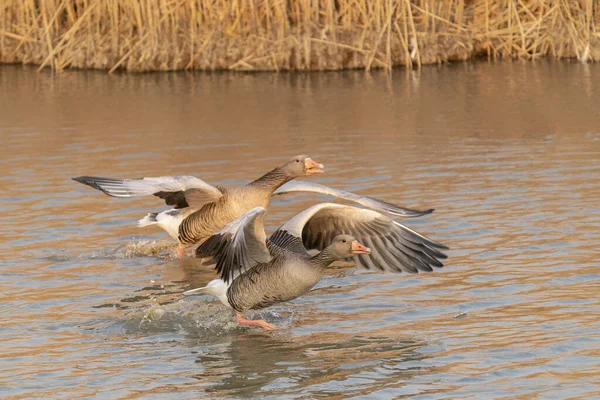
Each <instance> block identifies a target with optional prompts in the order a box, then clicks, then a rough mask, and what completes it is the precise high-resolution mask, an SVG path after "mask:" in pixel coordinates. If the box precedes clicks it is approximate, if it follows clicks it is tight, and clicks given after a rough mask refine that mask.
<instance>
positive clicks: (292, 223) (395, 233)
mask: <svg viewBox="0 0 600 400" xmlns="http://www.w3.org/2000/svg"><path fill="white" fill-rule="evenodd" d="M278 231H285V232H287V233H288V234H289V235H292V236H295V237H297V238H299V239H300V238H301V240H302V243H303V244H304V247H306V248H307V249H317V250H322V249H324V248H325V247H327V246H328V245H329V244H330V243H331V241H332V240H333V238H334V237H335V236H337V235H339V234H349V235H352V236H354V237H355V238H356V239H357V240H358V241H359V242H360V243H362V244H364V245H365V246H367V247H370V248H371V250H372V253H371V254H370V255H358V256H354V257H353V258H354V260H355V262H356V265H357V266H358V267H361V268H365V269H369V270H381V271H391V272H402V271H405V272H408V273H417V272H419V271H426V272H430V271H432V270H433V268H434V267H435V268H441V267H443V264H442V262H441V261H440V259H445V258H447V256H446V255H445V254H444V253H442V252H441V251H440V250H444V249H447V247H446V246H444V245H443V244H441V243H438V242H436V241H433V240H431V239H428V238H426V237H425V236H423V235H421V234H419V233H418V232H416V231H414V230H412V229H410V228H408V227H406V226H404V225H402V224H400V223H399V222H396V221H394V220H392V219H390V218H388V217H386V216H384V215H382V214H380V213H378V212H377V211H373V210H367V209H362V208H357V207H353V206H346V205H341V204H333V203H321V204H317V205H315V206H312V207H310V208H308V209H306V210H304V211H303V212H301V213H300V214H298V215H296V216H295V217H294V218H292V219H291V220H289V221H288V222H286V223H285V224H283V225H282V226H281V227H280V228H279V229H278ZM271 240H272V239H271ZM276 244H277V243H276Z"/></svg>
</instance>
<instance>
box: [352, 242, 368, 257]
mask: <svg viewBox="0 0 600 400" xmlns="http://www.w3.org/2000/svg"><path fill="white" fill-rule="evenodd" d="M352 254H371V249H370V248H368V247H365V246H363V245H362V244H360V243H358V242H357V241H356V240H355V241H353V242H352Z"/></svg>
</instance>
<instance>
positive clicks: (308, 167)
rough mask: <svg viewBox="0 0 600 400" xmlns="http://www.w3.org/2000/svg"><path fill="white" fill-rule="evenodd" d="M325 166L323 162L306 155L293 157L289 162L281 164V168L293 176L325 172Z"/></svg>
mask: <svg viewBox="0 0 600 400" xmlns="http://www.w3.org/2000/svg"><path fill="white" fill-rule="evenodd" d="M323 168H324V167H323V164H318V163H316V162H314V161H313V160H312V159H311V158H310V157H309V156H306V155H300V156H296V157H292V158H291V159H290V160H289V161H288V162H286V163H285V164H283V165H282V166H281V170H282V171H283V172H284V173H285V174H286V175H288V176H290V177H292V178H299V177H301V176H306V175H314V174H320V173H322V172H323Z"/></svg>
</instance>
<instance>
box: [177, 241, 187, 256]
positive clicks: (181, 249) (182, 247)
mask: <svg viewBox="0 0 600 400" xmlns="http://www.w3.org/2000/svg"><path fill="white" fill-rule="evenodd" d="M187 247H188V246H186V245H184V244H181V243H180V244H178V245H177V250H175V255H176V256H177V258H183V255H184V253H185V249H187Z"/></svg>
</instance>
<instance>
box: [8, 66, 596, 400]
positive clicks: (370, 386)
mask: <svg viewBox="0 0 600 400" xmlns="http://www.w3.org/2000/svg"><path fill="white" fill-rule="evenodd" d="M599 85H600V66H599V65H579V64H570V63H553V62H544V63H537V64H519V63H514V64H497V65H493V64H486V63H481V64H459V65H455V66H446V67H444V68H435V67H431V68H425V69H423V70H422V71H421V72H407V71H404V70H400V71H396V72H395V73H394V74H393V76H392V77H391V79H389V78H388V77H387V76H386V75H385V74H377V73H376V74H371V75H365V74H364V73H363V72H341V73H323V74H278V75H277V74H256V75H238V74H206V75H205V74H196V75H188V74H183V73H182V74H148V75H130V76H114V77H109V76H107V75H105V74H103V73H99V72H68V73H64V74H62V75H52V74H51V73H50V72H46V71H44V72H43V73H40V74H36V73H35V72H34V70H32V69H28V68H25V69H24V68H21V67H2V68H0V137H1V139H2V147H1V148H0V163H1V164H0V165H1V166H2V174H1V177H0V187H1V189H2V194H1V196H2V203H1V204H2V211H1V214H0V215H1V221H0V222H1V223H0V237H1V238H2V239H1V241H0V302H1V304H2V306H1V308H0V310H1V311H0V355H1V360H0V396H1V397H3V398H24V397H39V398H81V397H87V396H90V397H94V396H96V397H98V398H103V399H104V398H139V397H143V398H151V399H152V398H198V397H209V398H240V397H247V398H256V397H261V398H273V399H275V398H320V397H328V398H350V397H361V398H376V399H377V398H380V399H388V398H392V397H393V398H413V399H425V398H426V399H442V398H448V399H456V398H461V399H481V398H510V399H515V398H522V399H531V398H581V399H584V398H585V399H587V398H592V397H594V396H597V397H600V379H599V378H598V374H599V373H600V337H599V332H600V295H599V294H598V293H599V289H600V268H599V267H600V262H599V261H598V255H599V252H598V243H599V241H600V229H599V227H600V200H599V197H600V162H599V159H600V113H599V112H598V105H599V104H600V95H599V93H600V91H599ZM299 153H306V154H309V155H310V156H312V157H313V158H314V159H315V160H317V161H318V162H322V163H324V164H325V166H326V174H324V175H323V176H319V177H318V179H315V180H316V181H319V182H323V183H326V184H328V185H331V186H334V187H338V188H346V189H349V190H352V191H355V192H359V193H364V194H369V195H372V196H376V197H379V198H382V199H385V200H388V201H393V202H396V203H398V204H401V205H404V206H408V207H413V208H429V207H435V208H436V212H435V213H434V214H433V215H431V216H428V217H423V218H418V219H411V220H408V221H406V223H407V224H408V225H409V226H410V227H412V228H414V229H417V230H418V231H420V232H422V233H424V234H426V235H428V236H430V237H432V238H434V239H436V240H439V241H442V242H443V243H445V244H447V245H449V246H450V247H451V248H452V249H451V251H449V255H450V258H449V260H448V263H447V266H446V267H445V268H443V269H442V270H438V271H436V272H434V273H430V274H419V275H417V276H413V275H406V274H377V273H364V272H361V271H357V270H355V269H353V268H331V269H330V270H328V273H327V275H326V277H325V278H324V279H323V281H322V282H321V283H320V284H319V285H318V286H317V289H316V290H315V291H313V292H311V293H310V294H309V295H307V296H305V297H302V298H300V299H298V300H295V301H293V302H291V303H289V304H284V305H282V306H278V307H274V308H271V309H268V310H264V311H261V312H257V313H255V316H256V315H258V316H260V317H264V318H266V319H267V320H269V321H270V322H273V323H275V324H278V325H280V326H282V327H283V329H282V330H281V331H280V332H276V333H265V332H262V331H260V330H257V329H247V328H240V327H237V326H236V324H235V323H234V322H233V318H232V316H231V315H230V314H229V313H228V312H227V311H226V310H225V309H224V307H223V306H221V305H220V303H217V302H215V301H214V300H212V299H208V298H204V297H201V298H199V297H196V298H189V299H182V295H181V292H182V291H183V290H185V289H187V288H189V287H190V286H199V285H203V284H205V283H206V282H208V281H209V280H210V279H212V278H213V276H214V273H213V272H212V271H207V270H205V269H202V268H198V266H196V265H195V263H194V261H193V260H191V259H187V260H181V261H178V260H174V259H172V258H171V257H170V256H169V254H170V253H169V252H170V249H171V245H172V241H171V240H170V239H169V238H168V237H167V235H166V234H164V233H162V232H161V231H159V230H158V229H154V228H145V229H139V228H137V227H136V226H135V225H136V221H137V220H138V219H139V218H141V217H142V216H144V215H145V213H146V212H147V211H150V210H160V209H164V206H163V205H162V204H161V203H160V202H159V201H158V200H157V199H155V198H143V199H115V198H110V197H108V196H105V195H103V194H102V193H100V192H98V191H94V190H92V189H90V188H88V187H85V186H83V185H80V184H78V183H75V182H73V181H71V180H70V177H72V176H78V175H87V174H96V175H106V176H115V177H139V176H156V175H169V174H192V175H196V176H198V177H200V178H202V179H204V180H206V181H208V182H211V183H219V184H235V183H240V182H244V181H247V180H249V179H253V178H255V177H257V176H259V175H261V174H262V173H263V172H265V171H267V170H268V169H270V168H272V167H274V166H276V165H278V164H280V163H281V162H282V161H284V160H286V159H287V158H289V157H291V156H293V155H295V154H299ZM323 199H326V197H321V196H310V195H307V196H288V197H286V198H283V199H278V200H276V201H275V202H274V204H273V206H272V208H271V210H270V212H269V218H268V222H267V224H268V227H269V229H273V228H274V227H276V226H277V225H278V224H279V223H281V222H282V221H284V220H285V219H286V218H289V217H290V216H292V215H294V214H295V213H296V212H299V211H301V210H303V209H304V208H306V207H307V206H309V205H310V204H313V203H314V202H316V201H318V200H323ZM458 316H459V317H458ZM455 317H456V318H455Z"/></svg>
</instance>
